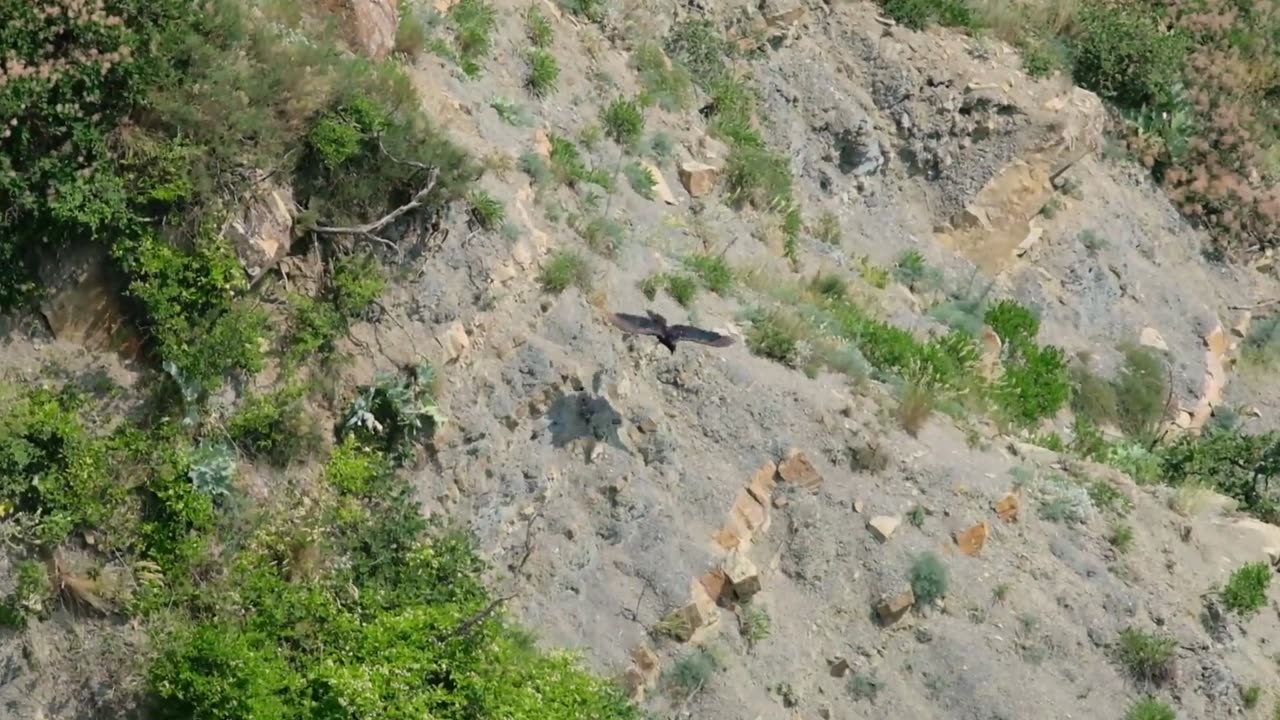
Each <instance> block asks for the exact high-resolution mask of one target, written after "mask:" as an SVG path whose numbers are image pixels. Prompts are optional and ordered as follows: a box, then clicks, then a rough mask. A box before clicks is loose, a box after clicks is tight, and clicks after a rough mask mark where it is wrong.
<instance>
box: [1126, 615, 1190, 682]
mask: <svg viewBox="0 0 1280 720" xmlns="http://www.w3.org/2000/svg"><path fill="white" fill-rule="evenodd" d="M1177 649H1178V643H1177V641H1175V640H1174V639H1173V638H1171V637H1162V636H1159V635H1153V634H1151V633H1148V632H1146V631H1144V630H1141V629H1138V628H1126V629H1125V630H1122V631H1121V632H1120V637H1119V639H1118V640H1117V642H1116V645H1115V653H1116V659H1117V660H1118V661H1119V663H1120V664H1121V665H1122V666H1123V667H1124V669H1125V670H1126V671H1128V673H1129V674H1130V675H1131V676H1133V678H1134V679H1135V680H1138V681H1139V682H1144V683H1151V684H1153V685H1162V684H1164V683H1166V682H1168V681H1169V680H1172V679H1173V677H1174V674H1175V672H1174V663H1175V662H1176V661H1177Z"/></svg>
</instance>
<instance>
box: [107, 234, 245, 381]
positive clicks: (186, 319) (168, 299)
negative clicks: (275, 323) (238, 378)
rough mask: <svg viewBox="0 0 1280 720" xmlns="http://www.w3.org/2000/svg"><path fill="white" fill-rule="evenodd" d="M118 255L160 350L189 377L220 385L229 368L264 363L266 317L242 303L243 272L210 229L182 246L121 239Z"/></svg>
mask: <svg viewBox="0 0 1280 720" xmlns="http://www.w3.org/2000/svg"><path fill="white" fill-rule="evenodd" d="M115 257H116V260H117V261H118V262H119V263H120V264H121V266H122V268H123V270H124V271H125V273H126V274H127V275H128V276H129V277H130V278H131V281H130V283H129V285H128V288H127V290H126V292H127V294H128V297H129V298H130V299H132V300H133V301H134V302H135V303H136V304H137V306H138V308H139V314H140V316H141V319H142V320H141V321H142V324H143V327H144V328H146V330H147V332H148V334H149V335H150V336H151V338H153V339H154V341H155V343H156V350H157V351H158V353H159V354H160V356H161V357H162V358H164V359H166V360H170V361H172V362H173V363H174V364H175V365H176V366H177V367H178V368H179V369H180V370H182V372H183V373H184V374H186V375H187V376H188V377H189V378H191V380H192V381H194V382H196V383H197V384H198V385H200V386H201V387H202V388H204V389H215V388H216V387H217V385H218V384H220V383H221V381H222V380H223V378H224V377H226V376H227V375H229V374H232V373H254V372H257V371H258V370H260V369H262V363H263V358H262V351H261V349H260V347H259V343H260V341H261V338H262V337H263V335H265V333H266V316H265V314H264V313H263V312H261V311H258V310H253V309H250V308H249V307H248V306H246V305H244V304H243V303H241V302H238V297H239V296H240V295H241V294H242V293H243V292H244V291H245V289H246V287H247V284H246V282H245V278H244V271H243V270H241V268H240V264H239V261H237V260H236V258H235V255H234V254H233V253H232V252H231V251H230V249H228V248H227V247H226V245H225V244H224V243H223V242H222V241H221V240H218V239H215V238H214V237H212V236H211V235H209V234H208V233H206V234H204V235H202V237H201V239H200V240H199V241H198V242H197V243H196V245H195V247H194V248H192V249H191V250H190V251H185V252H184V251H182V250H179V249H178V248H176V247H174V246H172V245H170V244H168V243H166V242H165V241H163V240H161V239H159V238H157V237H153V236H144V237H142V238H139V239H137V240H135V241H132V242H121V243H119V244H117V246H116V248H115Z"/></svg>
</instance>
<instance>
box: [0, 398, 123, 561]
mask: <svg viewBox="0 0 1280 720" xmlns="http://www.w3.org/2000/svg"><path fill="white" fill-rule="evenodd" d="M6 394H8V393H6ZM5 405H6V408H5V412H4V413H3V415H0V502H3V503H5V504H6V505H7V506H9V507H10V508H12V512H14V513H16V514H19V515H23V516H28V517H30V518H32V519H33V520H35V521H37V522H38V526H37V528H36V537H35V538H33V539H32V540H33V541H34V542H35V543H36V544H38V545H47V546H50V547H56V546H57V545H58V544H59V543H61V542H62V540H63V539H65V538H66V537H67V536H68V535H70V534H71V533H72V532H74V531H76V530H78V529H86V528H95V527H100V526H102V525H105V524H106V523H107V522H108V520H109V518H110V507H111V505H112V504H113V503H114V502H116V501H118V500H120V499H121V498H122V497H123V495H122V490H123V489H122V488H119V487H117V486H115V485H114V484H113V483H112V481H111V475H110V472H109V471H110V466H109V457H108V454H107V448H106V447H105V446H104V445H103V444H102V443H101V442H100V441H98V440H97V439H96V438H94V437H92V436H91V435H90V434H89V432H88V430H87V429H86V428H85V426H84V423H83V421H82V420H81V418H80V406H79V402H78V400H77V399H76V398H75V397H74V396H70V395H66V394H59V393H55V392H53V391H51V390H48V389H43V388H41V389H36V390H32V391H30V392H27V393H23V394H19V395H17V396H16V397H13V396H10V397H7V398H5Z"/></svg>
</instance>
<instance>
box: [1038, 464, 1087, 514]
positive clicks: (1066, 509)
mask: <svg viewBox="0 0 1280 720" xmlns="http://www.w3.org/2000/svg"><path fill="white" fill-rule="evenodd" d="M1038 491H1039V495H1040V516H1041V517H1043V518H1044V519H1045V520H1049V521H1052V522H1061V523H1067V524H1068V525H1076V524H1079V523H1082V522H1085V521H1087V520H1088V519H1089V517H1090V516H1091V515H1092V514H1093V500H1092V499H1091V498H1090V497H1089V490H1088V488H1086V487H1084V486H1082V485H1078V484H1076V483H1074V482H1072V481H1071V480H1069V479H1067V478H1065V477H1062V476H1061V475H1055V476H1053V477H1051V478H1049V479H1048V480H1046V481H1045V482H1044V483H1043V484H1042V485H1041V486H1040V487H1039V488H1038Z"/></svg>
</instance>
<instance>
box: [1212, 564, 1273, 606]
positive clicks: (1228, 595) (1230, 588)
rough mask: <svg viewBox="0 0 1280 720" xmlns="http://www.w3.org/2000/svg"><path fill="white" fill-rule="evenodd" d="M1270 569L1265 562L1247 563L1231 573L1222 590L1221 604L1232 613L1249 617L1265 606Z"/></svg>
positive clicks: (1269, 582) (1269, 581)
mask: <svg viewBox="0 0 1280 720" xmlns="http://www.w3.org/2000/svg"><path fill="white" fill-rule="evenodd" d="M1271 573H1272V570H1271V567H1270V566H1269V565H1267V563H1265V562H1253V563H1247V564H1245V565H1242V566H1240V567H1239V568H1238V569H1236V571H1235V572H1233V573H1231V578H1230V579H1229V580H1227V584H1226V585H1225V586H1223V588H1222V604H1223V605H1225V606H1226V607H1227V609H1228V610H1231V611H1232V612H1236V613H1239V614H1241V615H1251V614H1253V613H1255V612H1257V611H1258V610H1260V609H1262V607H1263V606H1265V605H1266V604H1267V588H1268V587H1270V585H1271Z"/></svg>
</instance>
